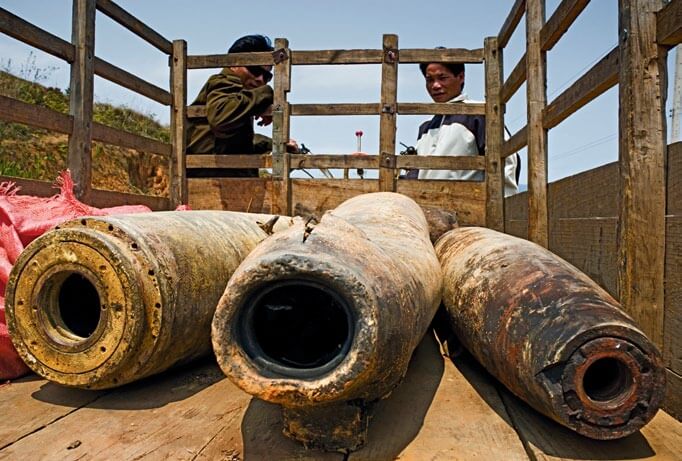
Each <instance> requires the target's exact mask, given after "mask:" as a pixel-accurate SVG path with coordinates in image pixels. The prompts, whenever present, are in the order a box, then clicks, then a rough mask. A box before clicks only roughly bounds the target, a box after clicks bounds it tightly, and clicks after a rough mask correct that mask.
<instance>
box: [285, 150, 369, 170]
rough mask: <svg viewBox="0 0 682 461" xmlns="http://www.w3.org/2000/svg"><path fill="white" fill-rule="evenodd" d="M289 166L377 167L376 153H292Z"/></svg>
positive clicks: (295, 167) (294, 167)
mask: <svg viewBox="0 0 682 461" xmlns="http://www.w3.org/2000/svg"><path fill="white" fill-rule="evenodd" d="M290 159H291V160H290V161H291V168H292V169H297V168H366V169H374V170H376V169H379V156H378V155H333V154H327V155H324V154H314V155H303V154H293V155H291V157H290Z"/></svg>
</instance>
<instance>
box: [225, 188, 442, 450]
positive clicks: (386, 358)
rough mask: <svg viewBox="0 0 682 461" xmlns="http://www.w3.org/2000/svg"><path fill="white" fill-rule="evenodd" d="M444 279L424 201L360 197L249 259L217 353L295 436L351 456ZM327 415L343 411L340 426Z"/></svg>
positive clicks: (230, 301) (233, 285)
mask: <svg viewBox="0 0 682 461" xmlns="http://www.w3.org/2000/svg"><path fill="white" fill-rule="evenodd" d="M441 283H442V280H441V270H440V265H439V263H438V259H437V258H436V255H435V252H434V250H433V246H432V245H431V243H430V241H429V228H428V225H427V222H426V220H425V218H424V214H423V213H422V211H421V209H420V208H419V206H418V205H417V204H416V203H415V202H414V201H412V200H411V199H409V198H407V197H405V196H403V195H400V194H394V193H373V194H365V195H360V196H357V197H354V198H352V199H350V200H348V201H346V202H344V203H343V204H341V205H340V206H339V207H338V208H336V209H335V210H333V211H330V212H327V213H326V214H325V215H324V216H323V217H322V219H321V220H320V223H319V224H313V221H308V222H305V221H303V220H300V221H299V222H298V223H296V224H294V226H292V227H291V228H290V229H288V230H286V231H283V232H280V233H277V234H275V235H273V236H272V237H270V238H269V239H267V240H266V241H264V242H263V243H262V244H261V245H259V246H258V247H257V248H256V249H255V250H254V251H253V252H252V253H251V254H250V255H249V256H248V257H247V258H246V259H245V260H244V262H243V263H242V265H241V266H240V267H239V269H238V270H237V271H236V272H235V274H234V276H233V277H232V278H231V279H230V282H229V283H228V286H227V289H226V291H225V294H224V295H223V297H222V298H221V300H220V303H219V305H218V308H217V310H216V315H215V318H214V321H213V329H212V338H213V347H214V351H215V353H216V356H217V358H218V363H219V364H220V366H221V368H222V369H223V371H224V372H225V373H226V374H227V376H228V377H229V378H230V379H231V380H232V381H233V382H234V383H235V384H237V385H238V386H239V387H241V388H242V389H243V390H245V391H246V392H248V393H250V394H252V395H255V396H257V397H258V398H260V399H263V400H266V401H269V402H274V403H278V404H281V405H282V406H284V407H286V408H287V411H285V416H287V417H286V418H285V420H286V421H287V427H286V429H285V431H286V432H287V433H288V434H289V435H291V436H292V437H294V438H296V439H298V440H300V441H302V442H304V443H306V444H315V445H317V446H323V447H326V448H327V449H346V450H349V449H353V448H356V447H357V446H359V445H361V443H362V438H363V437H364V432H365V431H366V423H367V420H366V418H367V411H366V410H367V409H368V407H369V406H371V404H372V402H374V401H376V400H377V399H380V398H382V397H384V396H386V395H387V394H388V393H390V391H391V390H392V389H393V388H394V387H395V386H396V385H397V384H398V383H399V381H400V380H401V378H402V377H403V376H404V374H405V372H406V370H407V365H408V362H409V359H410V357H411V355H412V352H413V351H414V349H415V347H416V346H417V344H418V343H419V341H420V339H421V338H422V336H423V335H424V333H425V331H426V329H427V328H428V325H429V323H430V321H431V319H432V318H433V315H434V313H435V311H436V309H437V307H438V304H439V302H440V296H441ZM313 407H317V408H319V409H320V410H319V411H316V410H315V409H314V408H313ZM322 408H324V409H322ZM316 413H317V414H318V416H316ZM324 414H327V415H329V414H336V415H337V416H338V419H337V421H336V423H335V428H336V429H335V430H333V431H329V430H326V429H325V428H328V426H329V424H330V423H329V421H327V418H325V417H324V416H322V415H324ZM344 415H345V416H344Z"/></svg>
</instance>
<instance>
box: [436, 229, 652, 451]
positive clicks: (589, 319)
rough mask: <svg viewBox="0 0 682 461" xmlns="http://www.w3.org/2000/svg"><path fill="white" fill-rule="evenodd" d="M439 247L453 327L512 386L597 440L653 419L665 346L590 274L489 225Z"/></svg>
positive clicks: (457, 234)
mask: <svg viewBox="0 0 682 461" xmlns="http://www.w3.org/2000/svg"><path fill="white" fill-rule="evenodd" d="M436 252H437V254H438V257H439V259H440V261H441V264H442V267H443V277H444V282H443V302H444V304H445V306H446V308H447V311H448V314H449V318H450V321H451V326H452V328H453V329H454V332H455V333H456V335H457V336H458V337H459V339H460V340H461V341H462V343H463V344H464V346H465V347H466V348H467V349H468V350H469V351H470V352H471V353H472V354H473V355H474V356H475V357H476V358H477V359H478V360H479V361H480V362H481V363H482V364H483V365H484V366H485V367H486V368H487V370H488V371H489V372H490V373H491V374H492V375H494V376H495V377H496V378H497V379H499V380H500V381H501V382H502V383H503V384H504V385H505V386H506V387H508V388H509V389H510V390H511V391H512V392H513V393H514V394H516V395H517V396H518V397H520V398H521V399H523V400H525V401H526V402H527V403H529V404H530V405H531V406H533V407H534V408H535V409H537V410H538V411H540V412H541V413H544V414H545V415H547V416H549V417H551V418H552V419H554V420H555V421H557V422H559V423H561V424H563V425H565V426H567V427H569V428H571V429H573V430H575V431H577V432H578V433H580V434H583V435H586V436H588V437H591V438H595V439H615V438H620V437H624V436H626V435H628V434H631V433H633V432H635V431H637V430H638V429H639V428H641V427H642V426H644V425H645V424H646V423H647V422H648V421H649V420H651V418H653V416H654V415H655V413H656V411H657V410H658V408H659V406H660V404H661V400H662V398H663V395H664V390H665V389H664V388H665V374H664V369H663V367H662V362H661V357H660V354H659V352H658V350H657V349H656V347H655V346H654V345H653V344H652V343H651V342H650V341H649V340H648V339H647V338H646V336H645V335H644V333H643V332H642V331H641V330H640V329H639V328H637V326H635V324H634V322H633V321H632V319H631V318H630V317H629V316H627V315H626V314H625V313H624V312H623V311H622V310H621V309H620V306H619V304H618V303H617V301H616V300H614V299H613V298H612V297H611V296H610V295H609V294H608V293H607V292H606V291H604V290H603V289H602V288H601V287H599V286H598V285H597V284H596V283H595V282H593V281H592V280H590V279H589V278H588V277H587V276H586V275H585V274H583V273H582V272H580V271H579V270H578V269H576V268H575V267H573V266H572V265H570V264H569V263H567V262H566V261H564V260H562V259H561V258H559V257H558V256H556V255H554V254H552V253H551V252H549V251H548V250H546V249H544V248H542V247H540V246H538V245H536V244H534V243H531V242H529V241H526V240H522V239H519V238H516V237H512V236H510V235H506V234H502V233H499V232H495V231H492V230H490V229H483V228H471V227H469V228H461V229H455V230H453V231H450V232H448V233H447V234H445V235H444V236H443V237H442V238H441V239H440V240H439V241H438V243H437V244H436Z"/></svg>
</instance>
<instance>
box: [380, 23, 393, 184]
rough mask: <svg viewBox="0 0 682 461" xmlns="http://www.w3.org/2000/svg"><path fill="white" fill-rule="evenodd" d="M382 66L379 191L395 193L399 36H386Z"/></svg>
mask: <svg viewBox="0 0 682 461" xmlns="http://www.w3.org/2000/svg"><path fill="white" fill-rule="evenodd" d="M383 50H384V54H383V56H384V60H383V63H382V64H381V107H382V109H381V116H380V119H379V154H380V155H381V157H382V158H381V163H380V165H381V168H379V190H380V191H382V192H394V191H395V183H396V172H395V131H396V110H397V107H396V103H397V102H398V51H397V50H398V36H397V35H390V34H387V35H384V40H383Z"/></svg>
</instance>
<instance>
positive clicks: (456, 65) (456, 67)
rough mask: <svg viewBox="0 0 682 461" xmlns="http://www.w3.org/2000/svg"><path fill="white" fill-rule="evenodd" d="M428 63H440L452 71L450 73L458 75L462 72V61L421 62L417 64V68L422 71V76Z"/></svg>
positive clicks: (424, 74)
mask: <svg viewBox="0 0 682 461" xmlns="http://www.w3.org/2000/svg"><path fill="white" fill-rule="evenodd" d="M429 64H440V65H441V66H443V67H445V68H446V69H448V70H449V71H450V72H452V75H459V74H460V73H462V72H464V63H462V62H435V63H434V62H423V63H421V64H419V70H421V71H422V75H423V76H424V77H426V68H427V67H429Z"/></svg>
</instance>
